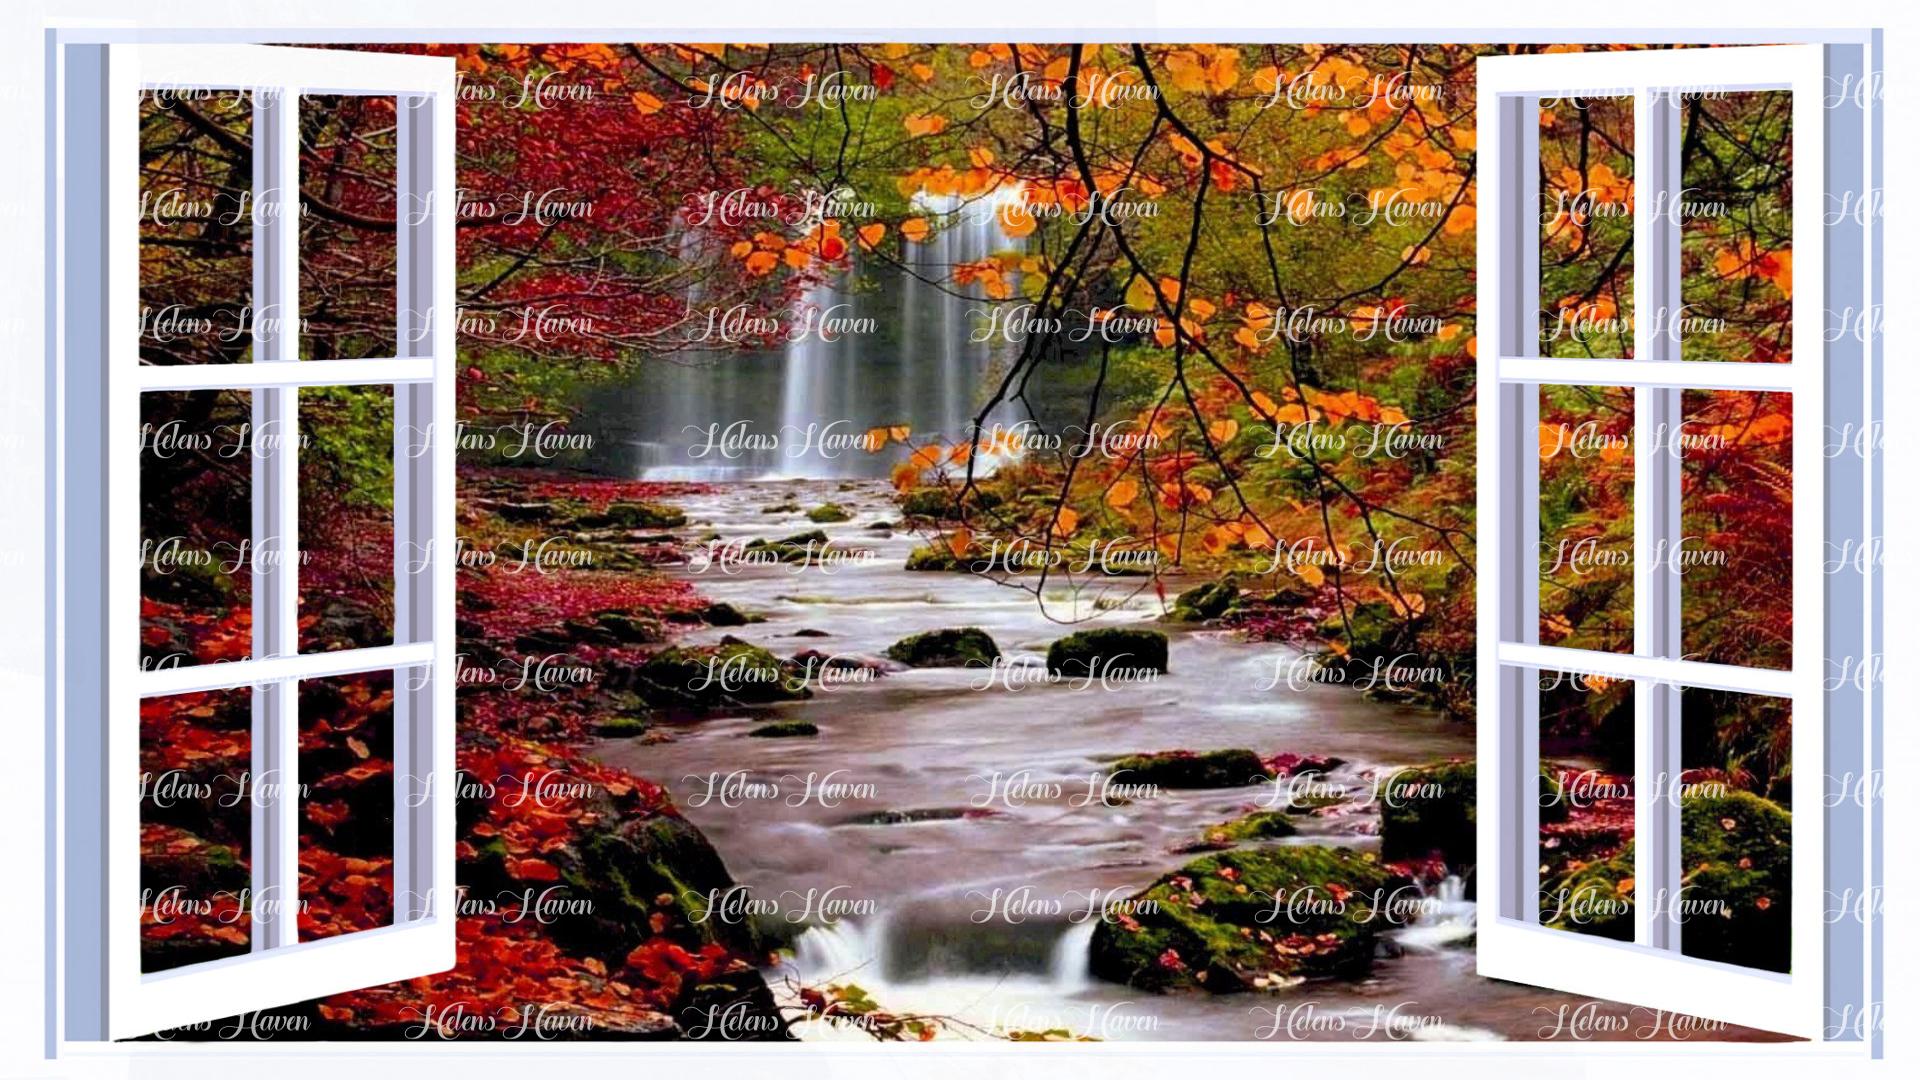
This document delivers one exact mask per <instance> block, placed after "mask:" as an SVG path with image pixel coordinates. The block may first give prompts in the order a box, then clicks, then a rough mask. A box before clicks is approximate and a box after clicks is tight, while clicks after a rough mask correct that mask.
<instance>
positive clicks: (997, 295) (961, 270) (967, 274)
mask: <svg viewBox="0 0 1920 1080" xmlns="http://www.w3.org/2000/svg"><path fill="white" fill-rule="evenodd" d="M1018 262H1019V260H1017V259H1016V260H1013V261H1012V262H1011V263H1010V264H1008V265H1012V266H1017V265H1018ZM953 283H954V284H955V285H979V286H980V290H981V291H982V292H984V293H986V294H987V297H988V298H989V299H992V300H1005V299H1006V298H1008V297H1010V296H1012V295H1013V282H1012V281H1011V280H1010V279H1009V278H1008V277H1007V266H1003V265H1002V263H1001V261H1000V260H999V259H995V258H986V259H980V260H978V261H975V262H962V263H954V264H953Z"/></svg>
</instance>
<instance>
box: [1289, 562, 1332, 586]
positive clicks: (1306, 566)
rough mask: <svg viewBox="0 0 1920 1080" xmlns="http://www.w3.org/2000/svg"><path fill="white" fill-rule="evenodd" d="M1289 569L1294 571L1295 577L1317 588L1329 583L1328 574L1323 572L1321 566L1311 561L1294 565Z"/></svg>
mask: <svg viewBox="0 0 1920 1080" xmlns="http://www.w3.org/2000/svg"><path fill="white" fill-rule="evenodd" d="M1288 569H1289V570H1292V571H1293V574H1294V576H1295V577H1297V578H1299V579H1300V580H1301V581H1304V582H1306V583H1307V584H1309V585H1311V586H1313V587H1314V588H1316V589H1317V588H1319V587H1320V586H1322V585H1325V584H1326V583H1327V575H1325V574H1323V573H1321V572H1320V568H1319V567H1317V566H1315V565H1313V564H1312V563H1310V562H1303V563H1299V564H1296V565H1292V566H1289V567H1288Z"/></svg>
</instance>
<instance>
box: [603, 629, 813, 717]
mask: <svg viewBox="0 0 1920 1080" xmlns="http://www.w3.org/2000/svg"><path fill="white" fill-rule="evenodd" d="M638 675H639V680H640V686H639V687H638V689H639V691H640V693H641V695H642V696H643V697H644V698H645V699H646V700H647V701H648V702H650V703H652V704H655V705H684V706H691V707H695V708H720V707H726V706H731V705H736V704H763V703H769V702H777V701H797V700H799V699H801V698H805V697H808V696H809V694H808V691H807V688H806V686H805V685H804V684H803V683H802V682H801V680H800V679H799V677H798V676H796V675H794V674H793V673H792V672H789V671H788V670H787V669H786V667H785V665H783V664H781V663H780V659H779V658H778V657H776V656H774V655H773V654H772V653H770V652H768V651H767V650H765V649H762V648H760V647H759V646H757V645H749V644H747V643H746V642H743V641H733V640H728V641H725V642H722V643H721V644H719V645H691V646H675V647H673V648H668V649H662V650H660V651H659V652H657V653H655V654H653V655H652V656H650V657H648V658H647V661H646V662H645V663H644V664H642V665H641V666H640V670H639V672H638Z"/></svg>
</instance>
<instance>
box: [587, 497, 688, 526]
mask: <svg viewBox="0 0 1920 1080" xmlns="http://www.w3.org/2000/svg"><path fill="white" fill-rule="evenodd" d="M576 522H577V524H579V525H580V526H581V527H583V528H588V529H677V528H679V527H680V526H682V525H685V524H686V523H687V515H685V514H683V513H681V512H680V511H678V510H676V509H674V508H673V507H671V506H661V505H659V504H658V503H650V502H641V501H639V500H634V501H632V502H610V503H608V504H607V506H606V509H604V510H601V511H598V512H597V513H587V514H583V515H581V516H580V517H579V518H578V519H576Z"/></svg>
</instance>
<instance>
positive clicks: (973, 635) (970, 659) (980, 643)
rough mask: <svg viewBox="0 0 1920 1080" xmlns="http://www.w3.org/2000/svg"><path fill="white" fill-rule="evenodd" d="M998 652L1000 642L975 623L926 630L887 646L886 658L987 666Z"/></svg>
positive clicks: (926, 664) (915, 663) (933, 664)
mask: <svg viewBox="0 0 1920 1080" xmlns="http://www.w3.org/2000/svg"><path fill="white" fill-rule="evenodd" d="M999 656H1000V646H998V645H996V644H994V643H993V638H991V637H989V636H988V635H987V632H986V631H985V630H982V629H980V628H979V627H977V626H962V627H958V628H956V629H949V630H929V631H927V632H926V633H924V634H914V635H912V636H910V637H904V638H901V639H900V640H899V641H896V642H894V643H893V645H892V646H890V647H889V648H888V649H887V659H889V660H897V661H899V662H900V663H902V664H908V665H911V666H913V667H991V666H993V662H994V661H995V660H996V659H998V658H999Z"/></svg>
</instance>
